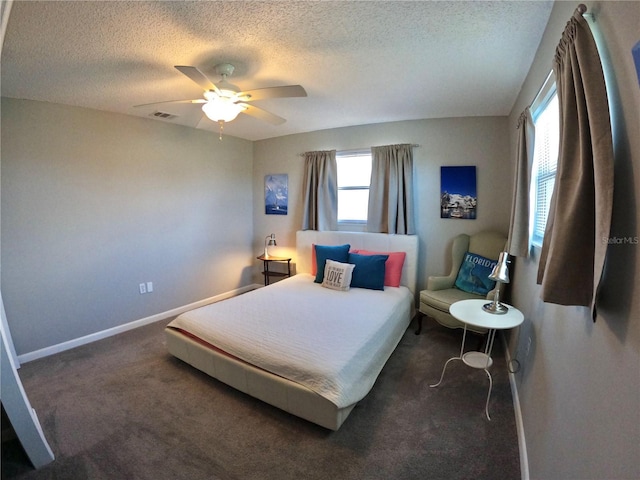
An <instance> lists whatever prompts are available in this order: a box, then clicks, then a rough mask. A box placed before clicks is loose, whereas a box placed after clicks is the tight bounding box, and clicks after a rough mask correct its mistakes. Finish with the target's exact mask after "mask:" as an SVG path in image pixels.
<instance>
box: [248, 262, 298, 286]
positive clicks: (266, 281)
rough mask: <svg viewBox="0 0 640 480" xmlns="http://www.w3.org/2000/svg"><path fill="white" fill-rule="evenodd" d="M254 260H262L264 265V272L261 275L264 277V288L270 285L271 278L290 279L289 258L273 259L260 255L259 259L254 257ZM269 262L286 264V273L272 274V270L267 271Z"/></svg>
mask: <svg viewBox="0 0 640 480" xmlns="http://www.w3.org/2000/svg"><path fill="white" fill-rule="evenodd" d="M256 258H257V259H258V260H262V262H263V264H264V271H263V272H262V274H263V275H264V284H265V286H266V285H269V284H270V283H271V277H290V276H291V258H289V257H274V256H273V255H269V256H264V255H260V256H259V257H256ZM271 262H279V263H284V262H287V271H286V272H274V271H273V270H269V264H270V263H271Z"/></svg>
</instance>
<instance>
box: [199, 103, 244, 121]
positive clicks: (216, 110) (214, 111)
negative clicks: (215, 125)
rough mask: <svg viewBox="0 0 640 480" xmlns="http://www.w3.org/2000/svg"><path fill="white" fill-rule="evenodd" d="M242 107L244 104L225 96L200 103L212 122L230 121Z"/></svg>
mask: <svg viewBox="0 0 640 480" xmlns="http://www.w3.org/2000/svg"><path fill="white" fill-rule="evenodd" d="M244 109H245V107H244V106H242V105H238V104H237V103H234V102H233V100H232V99H230V98H226V97H216V98H213V99H211V100H209V101H208V102H207V103H205V104H204V105H202V111H203V112H204V114H205V115H206V116H207V117H208V118H209V119H211V120H213V121H214V122H230V121H231V120H233V119H235V118H236V117H237V116H238V114H239V113H240V112H241V111H243V110H244Z"/></svg>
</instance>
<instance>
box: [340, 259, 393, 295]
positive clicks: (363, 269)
mask: <svg viewBox="0 0 640 480" xmlns="http://www.w3.org/2000/svg"><path fill="white" fill-rule="evenodd" d="M388 258H389V255H358V254H357V253H350V254H349V261H348V263H352V264H354V265H355V266H356V267H355V268H354V269H353V275H352V276H351V286H352V287H359V288H369V289H371V290H384V272H385V262H386V261H387V259H388Z"/></svg>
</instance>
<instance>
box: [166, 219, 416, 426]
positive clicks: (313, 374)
mask: <svg viewBox="0 0 640 480" xmlns="http://www.w3.org/2000/svg"><path fill="white" fill-rule="evenodd" d="M343 244H349V245H350V246H351V250H352V251H353V250H360V251H362V250H365V251H367V252H369V253H371V252H405V254H406V257H405V259H404V263H403V265H402V271H401V274H400V273H399V274H398V277H399V283H400V285H399V286H398V287H389V286H385V287H384V289H383V290H382V291H381V290H371V289H368V288H351V289H349V290H348V291H338V290H333V289H330V288H324V287H323V286H322V285H321V284H320V283H316V282H314V279H315V277H314V275H312V271H313V270H314V268H313V265H314V262H315V258H314V255H312V251H313V245H343ZM417 255H418V239H417V237H416V236H407V235H386V234H379V233H356V232H319V231H309V230H307V231H299V232H297V233H296V259H295V266H296V275H294V276H292V277H290V278H286V279H284V280H281V281H279V282H277V283H274V284H272V285H269V286H267V287H263V288H258V289H256V290H253V291H251V292H248V293H245V294H243V295H240V296H237V297H233V298H230V299H227V300H224V301H221V302H217V303H213V304H210V305H207V306H204V307H200V308H197V309H194V310H191V311H189V312H185V313H183V314H182V315H180V316H178V317H177V318H176V319H174V320H173V321H171V323H169V325H167V327H166V329H165V334H166V340H167V347H168V350H169V352H170V353H171V354H172V355H174V356H175V357H177V358H179V359H181V360H183V361H185V362H187V363H188V364H190V365H192V366H193V367H195V368H197V369H199V370H201V371H203V372H205V373H207V374H208V375H210V376H212V377H214V378H216V379H218V380H220V381H222V382H224V383H226V384H228V385H230V386H232V387H234V388H236V389H238V390H240V391H242V392H245V393H247V394H249V395H251V396H253V397H255V398H258V399H260V400H262V401H264V402H266V403H269V404H271V405H273V406H275V407H278V408H280V409H282V410H285V411H287V412H289V413H292V414H293V415H296V416H298V417H301V418H304V419H306V420H308V421H311V422H313V423H316V424H318V425H321V426H322V427H325V428H328V429H331V430H338V429H339V428H340V426H341V425H342V423H343V422H344V421H345V420H346V418H347V417H348V415H349V414H350V413H351V411H352V410H353V408H354V407H355V405H356V404H357V403H358V401H360V400H361V399H362V398H364V397H365V396H366V394H367V393H368V392H369V391H370V390H371V388H372V387H373V385H374V383H375V380H376V378H377V377H378V375H379V373H380V371H381V370H382V368H383V367H384V364H385V363H386V361H387V359H388V358H389V356H390V355H391V354H392V353H393V350H394V349H395V347H396V346H397V344H398V342H399V341H400V338H401V337H402V335H403V334H404V332H405V330H406V328H407V327H408V325H409V322H410V321H411V318H412V317H413V315H414V313H415V290H416V279H417ZM356 268H357V267H356ZM385 282H386V278H385Z"/></svg>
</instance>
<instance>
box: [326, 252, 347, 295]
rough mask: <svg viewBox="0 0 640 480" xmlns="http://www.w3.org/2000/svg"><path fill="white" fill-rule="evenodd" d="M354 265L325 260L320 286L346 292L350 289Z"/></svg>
mask: <svg viewBox="0 0 640 480" xmlns="http://www.w3.org/2000/svg"><path fill="white" fill-rule="evenodd" d="M354 268H355V265H352V264H350V263H340V262H334V261H333V260H327V261H326V262H325V265H324V279H323V280H322V286H323V287H326V288H331V289H332V290H341V291H343V292H346V291H347V290H349V288H350V287H351V276H352V274H353V269H354Z"/></svg>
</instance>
